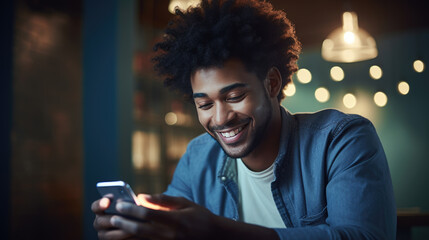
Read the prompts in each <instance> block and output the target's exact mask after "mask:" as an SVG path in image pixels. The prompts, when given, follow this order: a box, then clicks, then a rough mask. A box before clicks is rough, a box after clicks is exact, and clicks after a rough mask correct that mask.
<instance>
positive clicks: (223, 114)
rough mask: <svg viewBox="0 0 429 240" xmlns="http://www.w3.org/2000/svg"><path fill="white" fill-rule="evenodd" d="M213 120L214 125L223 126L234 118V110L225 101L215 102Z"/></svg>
mask: <svg viewBox="0 0 429 240" xmlns="http://www.w3.org/2000/svg"><path fill="white" fill-rule="evenodd" d="M215 107H216V109H215V115H214V116H213V122H214V124H216V126H223V125H225V124H226V123H228V122H229V121H231V120H232V119H233V118H234V111H233V110H232V108H231V107H230V106H229V105H228V104H226V103H216V106H215Z"/></svg>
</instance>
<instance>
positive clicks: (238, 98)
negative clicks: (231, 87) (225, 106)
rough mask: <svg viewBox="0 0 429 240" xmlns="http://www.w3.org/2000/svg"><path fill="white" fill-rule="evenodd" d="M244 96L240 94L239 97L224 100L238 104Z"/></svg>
mask: <svg viewBox="0 0 429 240" xmlns="http://www.w3.org/2000/svg"><path fill="white" fill-rule="evenodd" d="M244 95H245V93H243V94H241V95H239V96H236V97H229V98H227V99H226V100H227V101H229V102H238V101H240V100H242V99H243V98H244Z"/></svg>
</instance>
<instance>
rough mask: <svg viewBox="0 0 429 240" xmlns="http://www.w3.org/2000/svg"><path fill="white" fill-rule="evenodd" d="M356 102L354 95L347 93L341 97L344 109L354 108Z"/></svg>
mask: <svg viewBox="0 0 429 240" xmlns="http://www.w3.org/2000/svg"><path fill="white" fill-rule="evenodd" d="M356 103H357V100H356V97H355V95H353V94H351V93H347V94H346V95H344V97H343V104H344V106H345V107H346V108H354V107H355V106H356Z"/></svg>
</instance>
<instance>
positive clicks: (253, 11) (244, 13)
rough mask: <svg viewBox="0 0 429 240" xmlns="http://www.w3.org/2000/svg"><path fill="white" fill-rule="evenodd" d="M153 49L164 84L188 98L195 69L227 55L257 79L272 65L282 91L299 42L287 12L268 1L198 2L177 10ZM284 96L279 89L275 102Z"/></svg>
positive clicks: (221, 60) (292, 70)
mask: <svg viewBox="0 0 429 240" xmlns="http://www.w3.org/2000/svg"><path fill="white" fill-rule="evenodd" d="M154 51H155V56H154V57H153V58H152V61H153V63H154V69H155V71H156V72H157V73H158V74H159V75H160V76H162V77H163V78H164V84H165V85H166V86H167V87H170V88H171V89H174V90H178V91H179V92H180V93H182V94H183V95H184V96H185V97H186V98H188V99H190V97H191V96H192V87H191V81H190V80H191V77H192V75H193V74H194V73H195V71H197V70H199V69H206V68H210V67H222V66H223V64H224V63H225V62H226V61H227V60H229V59H238V60H240V61H241V62H242V63H243V64H244V66H245V67H246V69H247V70H248V71H249V72H254V73H255V74H256V75H257V77H258V78H259V79H261V80H263V79H265V77H266V74H267V72H268V70H269V69H270V68H272V67H276V68H277V69H278V70H279V71H280V74H281V76H282V89H283V88H284V87H285V86H286V85H287V84H288V83H290V82H291V81H292V75H293V74H294V73H295V72H296V71H297V70H298V67H297V60H298V55H299V53H300V51H301V44H300V42H299V41H298V39H297V37H296V35H295V29H294V26H293V25H292V23H291V22H290V21H289V20H288V19H287V18H286V13H285V12H283V11H278V10H274V9H273V7H272V5H271V4H270V3H268V2H265V1H258V0H203V1H202V2H201V4H200V5H198V6H197V7H194V8H192V7H190V8H188V9H187V10H186V11H181V10H179V9H176V14H175V17H174V18H173V19H172V20H171V21H170V22H169V24H168V26H167V28H166V30H165V34H164V36H163V38H162V40H161V41H160V42H158V43H157V44H156V45H155V46H154ZM284 97H285V96H284V93H283V91H280V93H279V95H278V96H277V98H278V100H279V101H281V100H282V99H283V98H284Z"/></svg>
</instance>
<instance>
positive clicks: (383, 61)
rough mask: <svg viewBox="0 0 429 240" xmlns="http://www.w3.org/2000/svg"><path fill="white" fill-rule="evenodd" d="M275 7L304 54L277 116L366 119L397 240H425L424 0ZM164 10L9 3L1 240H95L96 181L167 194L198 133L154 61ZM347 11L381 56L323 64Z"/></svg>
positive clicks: (134, 5)
mask: <svg viewBox="0 0 429 240" xmlns="http://www.w3.org/2000/svg"><path fill="white" fill-rule="evenodd" d="M270 2H272V3H273V5H274V7H275V8H276V9H283V10H284V11H285V12H286V13H287V16H288V17H289V19H290V20H291V21H292V22H293V23H294V24H295V27H296V32H297V35H298V37H299V39H300V40H301V42H302V44H303V50H302V54H301V57H300V60H299V62H298V64H299V67H300V68H301V70H300V71H299V72H298V73H297V74H296V75H295V76H294V84H293V85H290V86H288V88H287V92H286V94H287V98H286V99H285V100H284V101H283V102H282V104H283V105H284V106H285V107H286V108H287V109H288V110H290V111H291V112H309V111H318V110H321V109H324V108H337V109H340V110H342V111H345V112H349V113H357V114H361V115H363V116H365V117H367V118H369V119H370V120H371V121H372V122H373V123H374V125H375V127H376V129H377V131H378V133H379V136H380V138H381V141H382V143H383V146H384V148H385V151H386V155H387V158H388V162H389V166H390V170H391V175H392V180H393V185H394V191H395V198H396V203H397V207H398V216H399V217H400V218H399V217H398V226H399V227H400V228H401V231H400V234H399V237H401V238H402V239H428V238H429V231H428V224H429V223H428V215H427V213H428V212H429V187H428V183H429V174H427V172H428V171H429V158H428V154H429V150H428V148H429V127H428V123H429V108H428V106H427V105H426V104H427V103H428V99H429V98H428V93H427V91H428V87H429V81H428V80H429V76H428V70H427V64H428V61H429V46H428V44H427V43H428V42H429V17H428V14H427V10H428V9H427V7H425V6H424V5H425V4H424V3H425V1H424V0H407V1H405V0H391V1H387V0H380V1H370V0H359V1H358V0H353V1H342V0H327V1H310V0H301V1H282V0H271V1H270ZM169 4H170V0H156V1H155V0H122V1H120V0H105V1H96V0H83V1H73V0H62V1H56V0H16V1H10V0H6V1H3V2H2V4H1V10H0V11H1V30H0V31H1V44H0V48H1V67H0V69H1V70H0V71H1V72H0V78H1V84H2V86H1V88H0V96H1V103H0V105H1V121H2V122H1V133H0V136H1V155H0V158H1V160H2V167H1V168H0V169H1V170H0V177H1V180H2V183H3V191H2V192H1V196H2V197H1V198H0V199H1V200H0V201H1V202H0V208H1V215H0V216H1V220H0V222H1V223H2V224H0V225H1V226H0V227H1V232H2V237H1V238H2V239H96V233H95V231H94V230H93V229H92V221H93V218H94V216H93V215H92V213H91V212H90V204H91V202H92V201H94V200H95V199H97V198H98V197H99V196H98V193H97V191H96V188H95V184H96V182H98V181H107V180H117V179H122V180H125V181H127V182H129V183H130V184H131V186H132V187H133V189H134V190H135V192H138V193H141V192H142V193H159V192H162V191H164V190H165V189H166V186H167V184H168V183H169V181H170V179H171V176H172V173H173V171H174V169H175V166H176V163H177V161H178V160H179V158H180V156H181V155H182V154H183V153H184V151H185V148H186V145H187V143H188V141H189V140H191V139H192V138H193V137H195V136H197V135H199V134H201V133H202V132H203V129H202V128H201V127H200V125H199V123H198V120H197V118H196V114H195V112H194V107H193V106H192V105H191V104H188V103H186V102H183V101H182V99H181V98H180V96H177V95H175V94H174V93H171V92H169V91H168V90H167V89H164V87H163V84H162V82H161V81H160V79H159V78H158V77H157V76H156V75H155V73H154V72H153V69H152V65H151V62H150V58H151V56H152V55H153V53H152V46H153V44H154V43H155V42H156V41H158V40H159V39H160V37H161V36H162V34H163V33H162V31H163V29H164V28H165V26H166V25H167V23H168V21H169V20H170V19H171V18H172V17H173V14H172V13H171V12H169V10H168V8H169ZM345 11H353V12H355V13H356V15H353V16H357V17H358V18H357V20H358V23H359V24H358V26H359V29H361V30H365V33H366V34H368V35H369V36H370V38H372V40H371V39H370V38H369V37H368V38H367V39H369V40H371V41H369V43H371V44H372V43H375V44H376V45H375V46H376V48H375V49H376V53H375V54H376V55H375V56H370V57H369V59H367V60H364V61H357V62H355V61H354V60H353V58H347V57H346V59H337V60H335V61H332V60H329V53H326V52H325V54H328V55H324V58H322V46H323V47H327V48H326V49H325V50H326V51H330V50H335V46H334V45H333V44H332V43H333V42H331V43H329V41H330V40H328V41H326V39H331V40H333V39H334V38H335V36H332V35H331V33H332V34H334V32H335V30H336V29H338V28H340V29H341V28H342V29H344V27H342V26H343V22H342V21H343V12H345ZM350 16H352V15H350ZM352 30H353V29H352ZM354 30H356V29H354ZM356 34H358V32H356ZM329 36H331V37H329ZM356 36H357V35H356ZM344 39H345V40H346V41H347V39H346V38H344ZM362 51H364V50H362ZM355 54H359V52H358V53H355ZM371 54H374V52H372V53H371ZM371 54H370V55H371ZM347 56H350V55H347ZM328 60H329V61H328ZM3 236H4V237H3ZM399 237H398V238H399Z"/></svg>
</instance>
